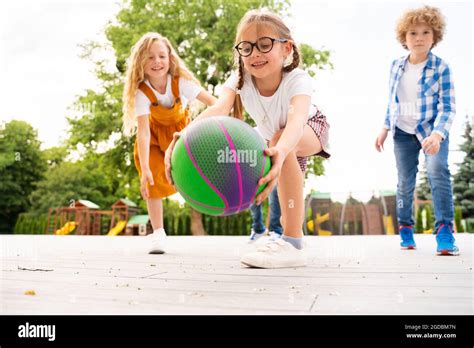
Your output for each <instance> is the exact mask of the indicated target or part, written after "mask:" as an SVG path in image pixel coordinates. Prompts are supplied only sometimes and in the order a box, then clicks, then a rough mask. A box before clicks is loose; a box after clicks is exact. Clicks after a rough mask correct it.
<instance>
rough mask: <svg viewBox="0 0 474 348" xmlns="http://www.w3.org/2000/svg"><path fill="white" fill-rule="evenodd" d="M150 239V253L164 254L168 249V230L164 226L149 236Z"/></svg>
mask: <svg viewBox="0 0 474 348" xmlns="http://www.w3.org/2000/svg"><path fill="white" fill-rule="evenodd" d="M147 238H148V239H149V242H148V243H149V245H150V248H149V251H148V254H164V252H165V249H166V232H165V230H164V229H163V228H160V229H158V230H155V232H153V233H152V234H149V235H148V236H147Z"/></svg>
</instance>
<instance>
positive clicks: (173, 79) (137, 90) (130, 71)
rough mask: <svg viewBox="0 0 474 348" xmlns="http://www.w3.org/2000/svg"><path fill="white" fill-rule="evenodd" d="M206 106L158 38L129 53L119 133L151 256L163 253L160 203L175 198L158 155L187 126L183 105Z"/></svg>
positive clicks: (207, 100) (208, 100)
mask: <svg viewBox="0 0 474 348" xmlns="http://www.w3.org/2000/svg"><path fill="white" fill-rule="evenodd" d="M194 99H197V100H199V101H201V102H202V103H204V104H206V105H207V106H210V105H212V104H214V102H215V100H216V99H215V98H214V97H213V96H212V95H211V94H209V93H208V92H206V91H205V90H204V89H203V88H202V87H201V86H200V84H199V81H198V80H196V78H195V77H194V76H193V74H192V73H191V72H190V71H189V70H188V69H187V68H186V66H185V65H184V63H183V61H182V60H181V59H180V58H179V57H178V55H177V54H176V51H175V50H174V49H173V47H172V46H171V44H170V42H169V40H168V39H167V38H165V37H163V36H162V35H160V34H158V33H147V34H145V35H143V36H142V37H141V38H140V39H139V40H138V42H137V43H136V44H135V45H134V46H133V47H132V50H131V55H130V58H129V61H128V67H127V72H126V78H125V86H124V92H123V124H124V133H125V134H128V135H130V134H133V133H134V131H135V125H136V126H137V137H136V141H135V148H134V160H135V166H136V168H137V170H138V172H139V174H140V192H141V194H142V197H143V199H145V200H146V202H147V207H148V213H149V215H150V219H151V223H152V226H153V234H151V235H150V237H149V238H150V250H149V252H150V253H152V254H161V253H164V252H165V240H166V232H165V230H164V229H163V205H162V198H164V197H167V196H170V195H172V194H173V193H175V192H176V190H175V189H174V187H173V186H172V185H169V184H168V182H167V181H166V177H165V166H164V154H165V151H166V148H167V147H168V145H169V144H170V142H171V140H172V138H173V133H174V132H179V131H180V130H182V129H183V128H184V127H185V126H186V125H187V124H188V123H189V115H188V113H189V110H188V106H189V103H190V102H192V101H193V100H194Z"/></svg>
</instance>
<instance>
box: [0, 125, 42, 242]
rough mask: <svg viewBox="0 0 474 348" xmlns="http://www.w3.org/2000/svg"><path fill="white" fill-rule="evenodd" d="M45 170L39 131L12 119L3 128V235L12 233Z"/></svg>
mask: <svg viewBox="0 0 474 348" xmlns="http://www.w3.org/2000/svg"><path fill="white" fill-rule="evenodd" d="M45 169H46V161H45V159H44V157H43V156H42V154H41V150H40V141H39V140H38V135H37V132H36V130H34V129H33V127H32V126H31V125H29V124H28V123H26V122H24V121H17V120H13V121H10V122H9V123H6V124H4V125H3V126H2V128H0V178H1V181H0V197H1V199H0V233H12V232H13V227H14V226H15V221H16V219H17V217H18V214H19V213H21V212H24V211H26V210H27V209H28V208H29V206H30V201H29V197H30V194H31V192H32V191H33V190H34V189H35V188H36V183H37V181H38V180H39V179H41V178H42V176H43V175H44V172H45Z"/></svg>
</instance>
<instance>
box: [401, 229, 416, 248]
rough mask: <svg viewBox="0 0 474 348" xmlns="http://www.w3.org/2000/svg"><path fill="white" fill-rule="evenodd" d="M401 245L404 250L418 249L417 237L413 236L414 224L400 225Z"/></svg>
mask: <svg viewBox="0 0 474 348" xmlns="http://www.w3.org/2000/svg"><path fill="white" fill-rule="evenodd" d="M399 234H400V238H401V239H402V241H401V242H400V246H401V248H402V249H404V250H414V249H416V244H415V239H414V238H413V226H407V225H400V229H399Z"/></svg>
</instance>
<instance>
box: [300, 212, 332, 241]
mask: <svg viewBox="0 0 474 348" xmlns="http://www.w3.org/2000/svg"><path fill="white" fill-rule="evenodd" d="M325 221H329V213H326V214H324V215H321V214H319V213H316V226H317V230H318V235H320V236H331V235H332V232H331V231H329V230H323V229H322V228H321V227H320V225H321V224H322V223H323V222H325ZM306 226H307V227H308V230H310V231H312V230H313V227H314V223H313V220H309V221H308V224H307V225H306Z"/></svg>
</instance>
